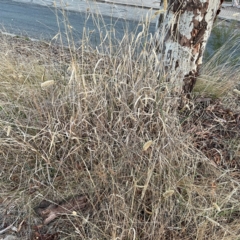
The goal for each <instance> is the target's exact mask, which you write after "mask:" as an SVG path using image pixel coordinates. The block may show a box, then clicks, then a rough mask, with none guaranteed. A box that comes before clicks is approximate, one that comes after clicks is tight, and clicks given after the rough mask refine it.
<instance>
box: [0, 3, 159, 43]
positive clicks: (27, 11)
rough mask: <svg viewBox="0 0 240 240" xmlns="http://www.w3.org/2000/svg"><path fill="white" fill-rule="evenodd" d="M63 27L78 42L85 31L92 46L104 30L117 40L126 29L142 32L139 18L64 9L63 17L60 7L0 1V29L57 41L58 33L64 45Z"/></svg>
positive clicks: (102, 35) (152, 30)
mask: <svg viewBox="0 0 240 240" xmlns="http://www.w3.org/2000/svg"><path fill="white" fill-rule="evenodd" d="M66 26H67V29H68V30H71V32H72V35H73V38H74V41H75V43H78V42H80V41H81V39H82V37H83V33H84V32H85V30H87V32H88V35H89V40H90V42H91V44H92V45H99V44H100V42H101V39H100V38H101V37H102V38H105V36H106V32H110V33H111V34H112V37H113V38H115V39H117V40H121V39H122V37H123V36H124V34H125V32H126V31H127V32H129V33H131V32H132V33H137V34H138V33H139V32H140V31H142V25H141V24H139V20H133V19H132V20H125V19H122V18H115V17H110V16H100V15H97V14H92V13H89V12H88V11H85V12H78V11H65V16H63V14H62V10H61V9H58V10H57V9H56V8H54V7H50V6H41V5H37V4H29V3H28V4H26V3H23V2H17V1H11V0H0V27H1V30H2V31H4V32H8V33H13V34H16V35H24V36H28V37H29V38H35V39H45V40H48V41H49V40H51V39H53V38H54V37H55V36H58V37H56V38H54V40H56V39H58V40H59V36H60V35H59V33H61V36H62V38H63V42H64V44H66V43H67V38H66ZM154 28H155V24H154V23H151V24H150V29H149V31H150V32H151V33H154ZM106 44H107V42H106Z"/></svg>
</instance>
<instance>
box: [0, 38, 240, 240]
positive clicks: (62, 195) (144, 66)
mask: <svg viewBox="0 0 240 240" xmlns="http://www.w3.org/2000/svg"><path fill="white" fill-rule="evenodd" d="M126 39H127V37H126ZM126 39H125V40H123V41H122V42H120V43H119V44H121V45H119V47H118V49H120V50H119V52H118V54H116V55H115V56H114V55H109V54H108V55H106V54H103V53H100V52H98V51H92V52H88V51H85V46H84V48H81V47H79V48H78V49H76V50H75V51H72V50H71V49H70V50H69V49H66V48H62V47H59V46H54V45H47V44H44V43H41V42H31V41H27V40H26V39H17V38H12V37H6V36H2V35H1V43H0V46H1V51H0V58H1V63H0V116H1V117H0V163H1V168H0V193H1V194H0V195H1V197H0V204H1V212H0V214H1V216H2V219H4V226H2V228H4V227H6V226H8V225H10V224H12V223H14V226H16V227H17V228H18V229H19V230H18V231H17V232H16V233H15V234H16V235H17V236H18V237H19V238H20V239H30V238H31V237H34V236H36V235H34V234H36V232H37V233H38V234H40V233H41V234H43V235H44V234H47V233H48V234H54V233H58V237H59V238H60V239H126V240H127V239H153V240H154V239H199V240H200V239H238V238H240V232H239V224H240V222H239V211H240V207H239V200H240V199H239V198H240V197H239V196H240V195H239V190H240V189H239V183H240V182H239V179H238V177H239V172H238V171H239V170H237V171H233V170H231V169H222V168H221V167H218V166H216V164H214V163H213V162H212V161H210V160H209V159H208V158H207V157H206V156H205V155H204V154H203V153H202V152H201V151H199V150H198V149H196V147H195V146H194V145H193V140H192V136H191V135H190V134H189V133H187V132H186V131H183V128H182V125H181V121H180V120H181V118H182V117H181V116H180V114H181V113H179V111H178V106H179V98H178V97H173V96H171V94H170V91H169V92H168V91H162V89H163V88H165V89H168V87H165V84H166V83H162V82H160V81H159V80H158V77H157V73H156V72H154V71H153V69H152V65H153V63H151V62H147V61H146V59H145V58H144V57H142V56H143V55H141V54H139V55H138V57H137V58H136V57H133V56H134V53H135V50H136V48H137V47H138V46H137V43H135V42H134V41H130V42H127V40H126ZM129 39H131V38H128V40H129ZM124 41H125V42H124ZM216 69H217V68H216ZM221 69H222V71H211V72H208V74H209V75H211V77H212V78H214V77H217V78H218V79H220V78H222V76H223V75H222V74H225V71H228V70H226V69H225V68H224V67H221ZM211 70H212V69H211ZM232 74H234V73H232ZM224 76H225V75H224ZM237 76H239V75H234V77H236V79H237ZM224 79H225V80H226V81H227V76H226V77H225V78H224ZM225 80H224V81H225ZM231 80H233V78H231ZM238 80H239V79H238ZM225 83H226V82H225ZM234 83H235V79H234ZM234 87H235V86H234ZM234 87H233V88H234ZM201 94H202V92H201ZM232 99H234V94H233V95H232ZM236 99H237V97H236V96H235V100H236ZM236 101H237V100H236ZM192 111H194V109H192ZM190 115H191V114H189V116H190ZM79 194H83V195H85V196H87V198H88V202H89V204H88V207H87V208H86V209H84V210H83V211H77V212H75V211H74V212H69V213H68V214H64V215H63V216H62V217H61V218H58V219H57V220H55V221H54V222H52V223H50V224H49V225H45V226H42V228H41V231H40V230H39V229H38V228H37V227H36V226H37V225H39V224H41V219H40V218H39V217H38V216H37V215H36V213H35V212H34V210H33V209H34V207H36V206H37V205H38V204H39V203H40V202H41V201H42V200H49V201H52V202H55V201H56V202H57V201H60V200H66V199H68V198H69V197H72V196H77V195H79ZM36 229H37V230H36ZM43 235H42V236H43Z"/></svg>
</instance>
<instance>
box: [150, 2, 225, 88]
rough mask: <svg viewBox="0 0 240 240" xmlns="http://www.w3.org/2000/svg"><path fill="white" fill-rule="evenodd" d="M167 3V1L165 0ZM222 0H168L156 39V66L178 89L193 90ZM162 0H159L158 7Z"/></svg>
mask: <svg viewBox="0 0 240 240" xmlns="http://www.w3.org/2000/svg"><path fill="white" fill-rule="evenodd" d="M164 2H165V6H166V0H164ZM222 2H223V1H222V0H167V8H166V9H165V11H164V13H162V14H160V16H159V18H158V21H157V26H156V34H155V37H154V40H155V43H154V44H155V51H156V56H157V58H158V61H159V62H158V66H156V67H158V68H159V69H160V68H161V67H160V65H161V66H162V69H163V72H164V76H165V77H166V79H167V81H169V82H171V83H173V84H174V86H176V91H177V92H182V91H183V92H184V93H189V92H191V91H192V89H193V86H194V84H195V82H196V78H197V76H198V74H199V68H200V66H201V64H202V57H203V53H204V50H205V47H206V43H207V40H208V38H209V36H210V33H211V30H212V27H213V23H214V21H215V19H216V17H217V15H218V14H219V12H220V7H221V4H222ZM161 6H162V1H160V7H161Z"/></svg>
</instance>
